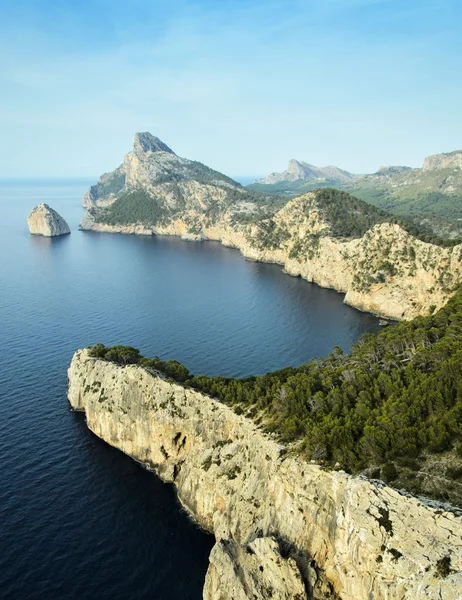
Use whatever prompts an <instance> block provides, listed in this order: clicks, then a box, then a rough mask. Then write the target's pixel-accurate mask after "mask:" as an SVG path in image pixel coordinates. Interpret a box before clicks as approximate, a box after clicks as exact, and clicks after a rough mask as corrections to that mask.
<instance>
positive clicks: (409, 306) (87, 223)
mask: <svg viewBox="0 0 462 600" xmlns="http://www.w3.org/2000/svg"><path fill="white" fill-rule="evenodd" d="M120 186H122V187H121V188H120V189H117V188H118V187H120ZM84 204H85V205H86V206H87V212H86V215H85V217H84V219H83V221H82V223H81V228H82V229H91V230H94V231H102V232H115V233H133V234H139V235H153V234H161V235H179V236H181V237H183V238H184V239H188V240H206V239H212V240H219V241H221V242H222V243H223V244H225V245H227V246H232V247H235V248H238V249H239V250H240V251H241V252H242V254H243V255H244V256H245V257H246V258H248V259H251V260H256V261H263V262H273V263H277V264H280V265H282V266H283V267H284V269H285V271H286V272H287V273H289V274H291V275H295V276H301V277H303V278H305V279H307V280H308V281H312V282H315V283H317V284H319V285H321V286H323V287H330V288H334V289H336V290H337V291H339V292H343V293H345V294H346V296H345V302H347V303H348V304H351V305H352V306H355V307H357V308H359V309H360V310H364V311H368V312H373V313H375V314H377V315H380V316H383V317H388V318H392V319H412V318H414V317H416V316H418V315H425V314H428V312H429V311H430V310H435V309H438V308H440V307H441V306H442V305H444V304H445V302H446V301H447V300H448V299H449V298H450V296H451V294H452V293H453V291H454V290H455V289H456V287H457V285H459V284H460V283H461V282H462V268H461V267H462V264H461V260H462V246H460V245H459V246H455V247H453V248H442V247H440V246H436V245H434V244H430V243H424V242H422V241H420V240H419V239H416V238H415V237H414V236H412V235H411V234H410V233H408V232H407V231H405V230H404V229H403V228H402V227H401V226H400V225H398V224H392V223H391V222H390V219H391V218H392V216H391V215H388V214H386V213H384V212H383V211H379V210H378V209H376V208H374V207H372V206H370V205H368V204H366V203H364V202H361V201H358V200H357V199H355V198H353V197H351V196H349V195H348V194H346V193H345V192H337V191H335V190H318V191H315V192H309V193H307V194H304V195H302V196H299V197H297V198H295V199H293V200H291V201H289V202H287V201H284V202H282V201H281V200H279V201H277V200H275V199H274V197H273V198H270V197H264V196H262V195H258V194H253V195H252V194H250V193H249V192H247V191H246V190H245V189H244V188H242V186H240V185H239V184H237V183H236V182H233V181H232V180H231V179H229V178H227V177H226V176H224V175H221V174H220V173H217V172H216V171H213V170H211V169H208V167H205V166H204V165H201V164H200V163H195V162H193V161H190V160H188V159H184V158H180V157H178V156H177V155H176V154H174V153H173V151H172V150H171V149H170V148H168V146H166V145H165V144H163V142H161V141H160V140H158V139H157V138H154V137H153V136H151V135H150V134H137V136H136V137H135V145H134V149H133V151H132V152H130V153H129V154H127V155H126V157H125V160H124V163H123V165H122V166H121V167H119V168H118V169H116V171H114V172H113V173H112V174H108V175H104V176H103V177H102V178H101V179H100V181H99V182H98V183H97V184H96V185H95V186H93V187H92V188H91V189H90V191H89V192H88V194H87V195H86V196H85V200H84Z"/></svg>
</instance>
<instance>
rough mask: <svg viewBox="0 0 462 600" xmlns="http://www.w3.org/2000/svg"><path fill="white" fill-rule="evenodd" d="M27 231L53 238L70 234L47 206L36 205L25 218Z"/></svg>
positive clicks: (67, 227)
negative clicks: (27, 226)
mask: <svg viewBox="0 0 462 600" xmlns="http://www.w3.org/2000/svg"><path fill="white" fill-rule="evenodd" d="M27 224H28V225H29V231H30V232H31V233H32V234H34V235H43V236H45V237H55V236H58V235H66V234H67V233H70V232H71V230H70V229H69V225H68V224H67V223H66V221H65V220H64V219H63V218H62V216H61V215H59V214H58V213H57V212H56V211H55V210H53V209H52V208H50V207H49V206H48V204H44V203H42V204H38V205H37V206H36V207H35V208H33V209H32V211H31V213H30V215H29V216H28V217H27Z"/></svg>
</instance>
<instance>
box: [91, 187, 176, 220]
mask: <svg viewBox="0 0 462 600" xmlns="http://www.w3.org/2000/svg"><path fill="white" fill-rule="evenodd" d="M166 217H167V212H166V210H165V208H164V206H163V202H162V200H160V199H158V198H155V197H153V196H151V195H149V194H148V193H147V192H145V191H144V190H141V189H140V190H134V191H132V192H127V193H125V194H122V195H121V196H120V197H119V198H117V200H116V201H115V202H113V203H112V204H111V206H109V207H107V208H99V209H98V210H97V212H96V214H95V220H96V222H98V223H106V224H107V225H133V224H134V223H140V224H143V225H148V226H149V225H156V224H157V223H162V222H164V221H165V219H166Z"/></svg>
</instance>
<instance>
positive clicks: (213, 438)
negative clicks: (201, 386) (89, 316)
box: [68, 350, 462, 600]
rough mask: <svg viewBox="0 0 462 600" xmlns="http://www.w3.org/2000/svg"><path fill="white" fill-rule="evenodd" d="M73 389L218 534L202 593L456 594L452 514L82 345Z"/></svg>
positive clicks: (100, 428)
mask: <svg viewBox="0 0 462 600" xmlns="http://www.w3.org/2000/svg"><path fill="white" fill-rule="evenodd" d="M68 397H69V402H70V404H71V406H72V407H73V408H74V409H76V410H80V411H85V414H86V419H87V424H88V427H89V428H90V429H91V430H92V431H93V432H94V433H95V434H96V435H98V436H99V437H101V438H102V439H104V440H105V441H106V442H108V443H109V444H111V445H113V446H115V447H117V448H119V449H120V450H122V451H123V452H125V453H126V454H128V455H130V456H132V457H133V458H135V459H136V460H138V461H140V462H141V463H143V464H145V465H147V466H148V467H150V468H151V469H153V470H154V471H155V472H156V473H157V474H158V475H159V476H160V477H161V478H162V479H163V480H164V481H170V482H173V483H174V484H175V486H176V488H177V490H178V496H179V498H180V500H181V502H182V503H183V505H184V506H185V508H186V509H187V510H188V511H189V512H190V513H191V514H192V515H193V516H194V518H195V519H196V521H197V522H198V523H199V524H200V525H201V526H203V527H204V528H205V529H207V530H209V531H211V532H213V533H214V534H215V537H216V540H217V543H216V545H215V547H214V549H213V550H212V554H211V557H210V567H209V570H208V573H207V578H206V583H205V587H204V598H206V599H207V600H218V599H223V600H224V599H225V598H229V597H234V598H236V599H241V598H242V599H244V598H249V597H251V598H257V599H259V598H261V599H263V598H268V597H271V596H272V597H273V598H298V599H301V598H319V599H320V598H328V597H331V598H335V597H338V598H341V599H343V600H350V599H351V600H353V599H354V600H361V599H364V600H366V599H367V600H370V599H374V600H382V599H383V600H385V599H387V600H392V599H402V598H409V599H417V600H418V599H422V600H423V599H432V598H435V599H436V598H438V599H439V598H444V599H445V600H456V599H460V590H461V589H462V587H461V586H462V573H461V570H462V521H461V519H460V518H459V517H456V516H454V515H453V514H450V513H447V512H444V511H442V510H435V509H433V508H430V507H429V506H427V505H425V504H423V503H422V502H420V501H418V500H417V499H415V498H409V497H405V496H402V495H400V494H399V493H398V492H397V491H395V490H393V489H391V488H388V487H386V486H384V485H382V484H373V483H370V482H368V481H365V480H362V479H360V478H358V477H351V476H348V475H346V474H344V473H343V472H328V471H325V470H323V469H322V468H320V467H319V466H316V465H314V464H307V463H304V462H303V461H301V460H300V459H298V458H295V457H291V456H289V455H287V454H285V452H284V449H283V448H281V447H280V446H279V445H278V444H277V443H275V442H274V441H273V440H271V439H270V438H269V437H268V436H265V435H264V434H262V433H261V432H260V431H259V430H258V429H257V427H256V426H255V425H254V424H253V423H252V422H250V421H248V420H246V419H245V418H244V417H242V416H238V415H236V414H235V413H233V412H232V411H231V410H230V409H229V408H227V407H226V406H224V405H222V404H220V403H218V402H216V401H214V400H213V399H211V398H209V397H207V396H204V395H202V394H200V393H198V392H196V391H193V390H187V389H184V388H182V387H180V386H178V385H176V384H173V383H171V382H168V381H165V380H163V379H162V378H160V377H157V376H155V375H154V374H150V373H148V372H147V371H146V370H144V369H142V368H140V367H138V366H126V367H119V366H117V365H115V364H113V363H109V362H105V361H101V360H97V359H94V358H91V357H90V356H89V355H88V351H87V350H79V351H78V352H76V354H75V355H74V358H73V360H72V363H71V366H70V368H69V396H68Z"/></svg>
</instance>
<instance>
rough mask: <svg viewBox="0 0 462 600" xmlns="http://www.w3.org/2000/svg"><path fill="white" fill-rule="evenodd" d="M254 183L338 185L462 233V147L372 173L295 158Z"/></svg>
mask: <svg viewBox="0 0 462 600" xmlns="http://www.w3.org/2000/svg"><path fill="white" fill-rule="evenodd" d="M248 187H249V188H250V189H253V190H258V191H260V192H267V193H268V192H271V193H279V194H286V195H289V194H290V195H297V194H302V193H304V192H307V191H310V190H313V189H315V188H316V187H335V188H337V189H343V190H345V191H348V192H350V193H351V194H354V195H355V196H357V197H358V198H361V199H362V200H365V201H366V202H369V203H370V204H373V205H374V206H377V207H379V208H382V209H385V210H387V211H390V212H392V213H395V214H397V215H401V216H404V217H406V218H410V219H411V220H412V221H414V222H415V223H417V224H419V225H423V224H424V223H425V226H426V227H427V228H430V229H431V230H433V232H434V233H436V234H437V235H442V236H445V237H452V238H455V237H460V236H461V234H462V221H461V222H459V221H458V220H459V219H462V150H455V151H453V152H446V153H442V154H434V155H432V156H428V157H427V158H425V160H424V161H423V165H422V167H421V168H411V167H406V166H381V167H380V168H379V169H378V171H376V172H375V173H372V174H368V175H353V174H352V173H349V172H348V171H343V170H342V169H339V168H338V167H324V168H318V167H313V166H312V165H309V164H308V163H304V162H303V161H295V160H291V161H290V162H289V168H288V169H287V170H286V171H283V172H282V173H271V175H268V176H267V177H264V178H262V179H258V180H256V181H255V183H253V184H251V185H250V186H248Z"/></svg>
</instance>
